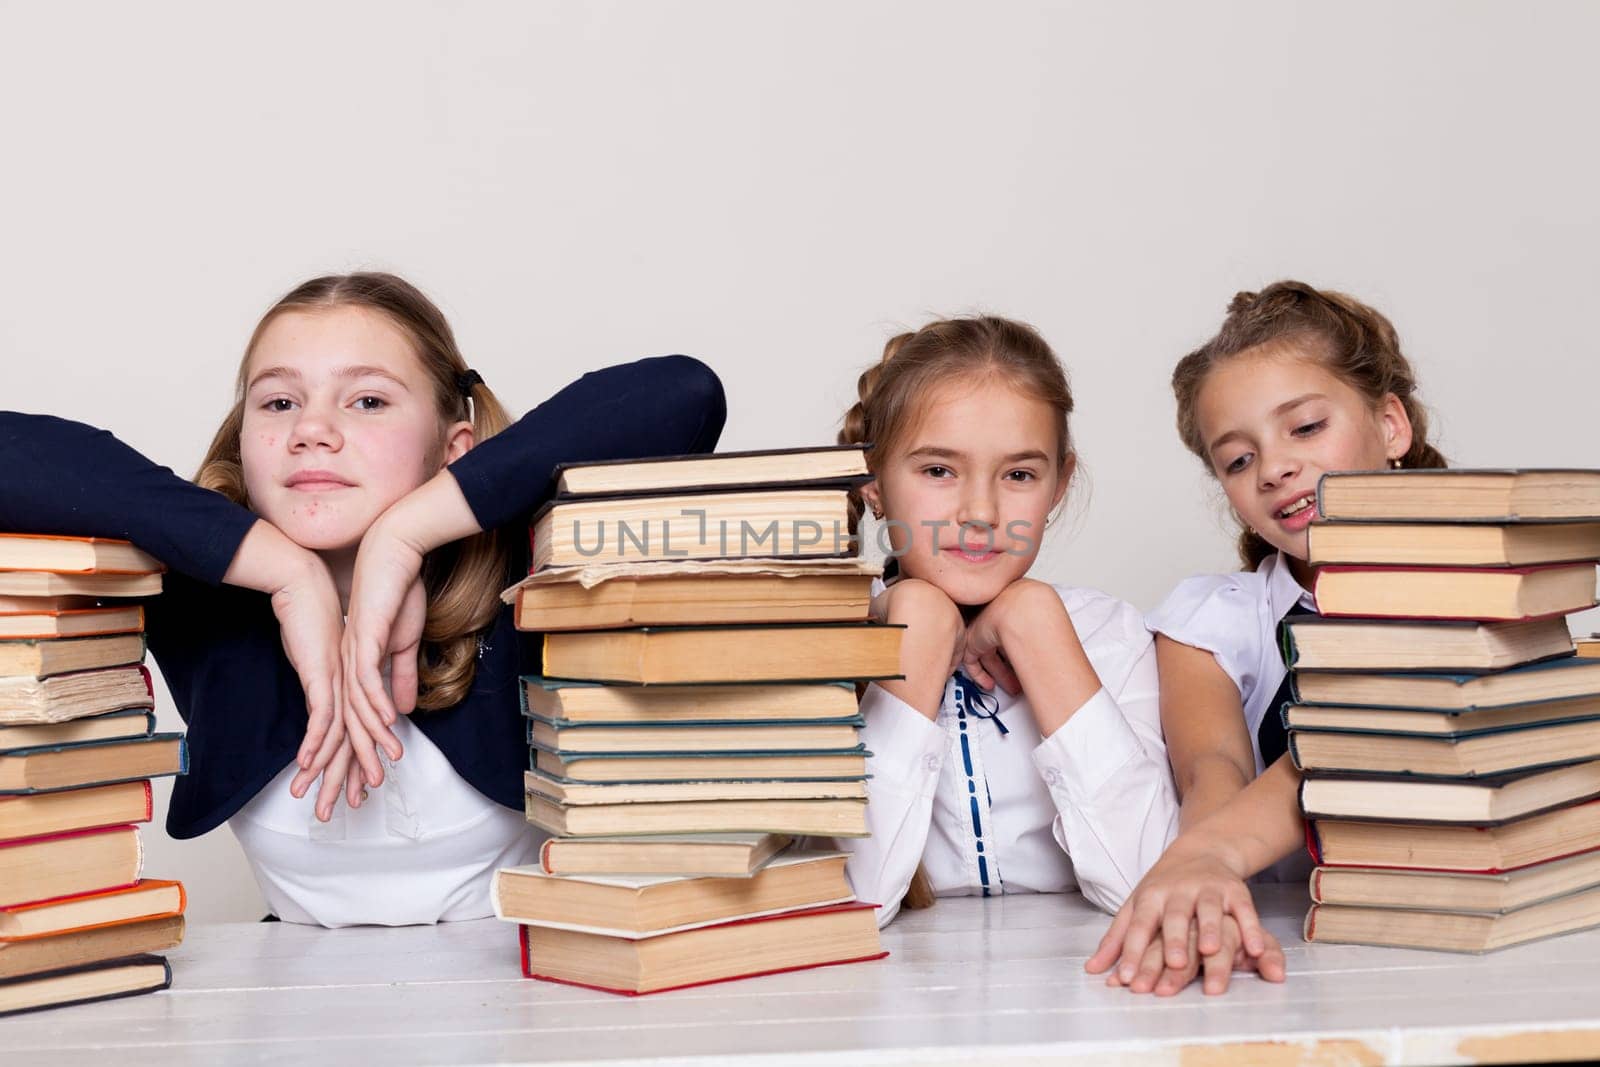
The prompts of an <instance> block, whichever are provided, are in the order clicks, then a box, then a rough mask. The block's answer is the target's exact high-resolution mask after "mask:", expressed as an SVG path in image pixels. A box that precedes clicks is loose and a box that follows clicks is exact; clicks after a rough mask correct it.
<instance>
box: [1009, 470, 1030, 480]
mask: <svg viewBox="0 0 1600 1067" xmlns="http://www.w3.org/2000/svg"><path fill="white" fill-rule="evenodd" d="M1036 477H1037V476H1036V475H1035V474H1034V473H1033V472H1032V471H1025V470H1015V471H1007V472H1006V480H1007V481H1012V482H1031V481H1033V480H1034V479H1035V478H1036Z"/></svg>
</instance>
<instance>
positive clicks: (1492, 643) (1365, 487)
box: [1282, 470, 1600, 952]
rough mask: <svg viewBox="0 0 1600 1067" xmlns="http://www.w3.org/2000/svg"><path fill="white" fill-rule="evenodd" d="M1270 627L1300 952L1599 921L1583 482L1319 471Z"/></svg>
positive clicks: (1599, 684)
mask: <svg viewBox="0 0 1600 1067" xmlns="http://www.w3.org/2000/svg"><path fill="white" fill-rule="evenodd" d="M1317 497H1318V514H1319V515H1320V516H1321V517H1322V518H1321V519H1320V520H1319V521H1318V522H1316V523H1313V525H1312V526H1311V528H1310V562H1311V563H1312V564H1313V565H1314V566H1316V567H1318V568H1319V569H1318V571H1317V577H1316V581H1315V585H1314V588H1313V590H1312V593H1313V595H1314V597H1315V598H1316V602H1317V608H1318V611H1319V612H1320V613H1321V614H1320V617H1318V616H1309V615H1308V616H1304V617H1298V616H1291V617H1290V618H1289V619H1287V620H1285V623H1284V652H1285V657H1286V660H1287V661H1288V663H1289V664H1290V665H1291V667H1292V671H1293V673H1292V693H1293V700H1292V701H1291V702H1290V703H1289V704H1286V705H1285V706H1284V708H1283V711H1282V713H1283V716H1284V725H1285V727H1286V729H1287V730H1288V732H1289V750H1290V752H1291V754H1292V755H1293V758H1294V761H1295V765H1296V766H1297V767H1299V768H1300V769H1301V770H1302V771H1303V772H1304V775H1305V779H1304V783H1303V785H1302V787H1301V794H1300V800H1301V807H1302V809H1303V811H1304V812H1305V815H1306V817H1307V819H1308V823H1307V827H1308V836H1309V839H1310V845H1311V851H1312V855H1313V857H1314V858H1315V859H1316V860H1317V862H1318V864H1319V866H1318V867H1317V868H1316V870H1315V871H1314V872H1313V874H1312V881H1311V895H1312V900H1313V904H1312V907H1311V910H1310V913H1309V914H1308V915H1307V916H1306V924H1305V936H1306V940H1308V941H1328V942H1344V943H1352V944H1370V945H1395V946H1405V947H1414V948H1433V949H1448V950H1454V951H1465V952H1482V951H1487V950H1491V949H1497V948H1503V947H1506V946H1508V945H1514V944H1520V943H1522V942H1525V941H1531V940H1535V939H1538V938H1543V937H1549V936H1552V935H1555V934H1559V933H1565V932H1568V931H1571V930H1577V929H1582V928H1584V927H1589V926H1594V925H1597V924H1600V799H1597V798H1600V659H1594V658H1585V657H1581V656H1577V655H1574V645H1573V640H1572V638H1571V636H1570V634H1569V632H1568V624H1567V619H1566V616H1567V615H1569V614H1571V613H1573V612H1578V611H1583V610H1586V609H1588V608H1590V607H1593V606H1594V604H1595V560H1596V559H1600V471H1532V470H1530V471H1491V470H1454V471H1394V472H1384V473H1371V474H1336V475H1333V474H1330V475H1327V476H1325V477H1324V478H1323V479H1322V482H1321V484H1320V485H1319V487H1318V494H1317Z"/></svg>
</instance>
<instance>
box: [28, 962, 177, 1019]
mask: <svg viewBox="0 0 1600 1067" xmlns="http://www.w3.org/2000/svg"><path fill="white" fill-rule="evenodd" d="M171 985H172V968H171V967H170V966H168V965H167V961H166V959H165V958H163V957H161V956H150V955H143V956H128V957H124V958H122V959H113V960H105V961H103V962H98V963H85V964H81V965H79V966H77V967H63V968H59V969H57V970H53V971H44V972H42V973H37V974H27V975H22V976H21V977H18V978H5V979H0V1015H16V1014H20V1013H22V1012H26V1011H41V1010H43V1009H45V1008H63V1007H66V1006H67V1005H69V1004H92V1003H95V1002H96V1001H101V1000H114V999H116V998H118V997H132V996H138V995H140V994H141V993H156V992H159V991H160V990H163V989H166V988H168V987H169V986H171Z"/></svg>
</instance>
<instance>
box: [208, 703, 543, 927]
mask: <svg viewBox="0 0 1600 1067" xmlns="http://www.w3.org/2000/svg"><path fill="white" fill-rule="evenodd" d="M393 729H394V733H395V737H397V738H398V739H399V741H400V744H401V746H402V747H403V748H404V749H405V754H404V755H403V756H402V757H401V759H400V761H399V762H398V763H391V762H390V761H389V758H388V757H387V756H385V755H384V754H383V750H382V749H379V750H378V758H379V759H380V760H382V761H383V773H384V778H383V784H382V785H380V786H378V787H377V788H376V789H373V790H371V791H370V794H369V796H368V798H367V800H366V801H365V802H364V803H363V804H362V805H361V806H360V807H359V808H354V809H352V808H351V807H349V805H347V804H346V803H345V800H344V794H343V792H342V791H341V792H340V796H339V799H338V800H337V801H336V802H335V804H334V808H333V818H332V819H331V820H330V821H328V822H326V823H324V822H321V821H319V820H318V819H317V816H316V800H317V788H318V786H319V785H320V784H321V783H320V781H319V782H314V783H312V786H311V788H310V789H308V790H307V791H306V795H305V796H303V797H301V798H300V799H298V800H296V799H295V798H294V796H293V795H292V794H290V792H289V783H290V781H292V780H293V778H294V776H295V773H296V772H297V771H298V770H299V765H298V764H294V763H291V764H289V766H287V767H285V768H284V769H283V771H282V773H280V774H279V775H278V776H277V777H276V778H274V779H273V780H272V781H271V782H269V783H268V784H267V787H266V788H265V789H263V790H261V792H259V793H257V794H256V795H255V796H254V797H253V798H251V800H250V802H249V803H248V804H246V805H245V806H244V807H242V808H240V809H239V811H238V813H237V814H236V815H234V816H233V818H231V819H229V820H228V826H229V828H230V829H231V830H232V831H233V833H234V836H235V837H237V838H238V839H239V844H240V845H241V846H242V847H243V849H244V854H245V858H246V859H247V860H249V862H250V869H251V871H252V873H253V874H254V875H255V878H256V884H257V885H259V886H260V887H261V894H262V896H264V897H265V898H266V901H267V907H268V908H269V909H270V910H271V911H272V914H274V915H276V916H277V917H278V918H280V919H282V920H283V921H285V922H296V923H309V924H312V925H316V926H357V925H362V924H372V925H378V926H409V925H413V924H418V923H436V922H444V921H449V920H455V919H484V918H488V917H489V916H491V915H493V914H494V908H493V906H492V905H491V904H490V902H489V884H490V881H491V880H492V879H493V878H494V872H495V870H496V869H497V868H500V867H518V866H522V865H525V864H529V863H533V862H535V861H536V859H537V858H538V852H539V842H540V841H541V840H542V839H543V836H544V835H543V834H540V833H538V832H537V831H535V829H534V828H533V827H532V826H530V825H529V824H528V822H527V820H526V819H525V818H524V817H523V814H522V813H521V812H519V811H512V810H511V809H509V808H504V807H501V806H500V805H499V804H496V803H495V802H494V801H492V800H490V799H489V798H488V797H485V796H484V795H483V794H482V793H479V792H478V791H477V790H476V789H474V788H472V786H470V785H468V784H467V781H466V779H464V778H462V777H461V776H460V775H459V774H457V773H456V771H455V768H454V767H452V766H450V761H449V760H447V759H445V757H444V753H442V752H440V751H439V749H438V747H437V746H435V745H434V743H433V742H432V741H430V740H428V738H427V735H425V734H424V733H423V732H422V731H421V730H419V729H417V728H416V726H415V725H413V724H412V722H411V720H410V719H409V718H407V717H406V716H404V715H401V716H399V717H398V718H397V719H396V720H395V723H394V726H393Z"/></svg>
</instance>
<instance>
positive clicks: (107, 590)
mask: <svg viewBox="0 0 1600 1067" xmlns="http://www.w3.org/2000/svg"><path fill="white" fill-rule="evenodd" d="M159 592H161V575H159V574H57V573H55V572H53V571H0V596H4V597H62V596H82V597H96V598H100V597H124V596H155V595H156V594H157V593H159Z"/></svg>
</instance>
